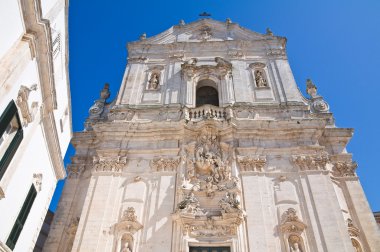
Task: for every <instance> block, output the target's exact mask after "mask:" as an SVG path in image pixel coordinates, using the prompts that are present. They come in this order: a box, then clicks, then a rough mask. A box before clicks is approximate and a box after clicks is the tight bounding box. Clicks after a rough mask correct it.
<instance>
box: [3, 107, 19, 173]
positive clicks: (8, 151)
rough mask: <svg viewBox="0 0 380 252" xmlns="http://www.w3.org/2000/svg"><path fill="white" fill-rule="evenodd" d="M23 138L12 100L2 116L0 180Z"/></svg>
mask: <svg viewBox="0 0 380 252" xmlns="http://www.w3.org/2000/svg"><path fill="white" fill-rule="evenodd" d="M22 138H23V131H22V125H21V122H20V118H19V116H18V113H17V107H16V104H15V103H14V101H13V100H12V101H11V102H10V103H9V104H8V106H7V107H6V108H5V111H4V113H3V114H2V115H1V116H0V179H1V178H2V177H3V175H4V173H5V171H6V170H7V168H8V166H9V164H10V162H11V160H12V158H13V156H14V155H15V153H16V151H17V148H18V147H19V145H20V143H21V140H22Z"/></svg>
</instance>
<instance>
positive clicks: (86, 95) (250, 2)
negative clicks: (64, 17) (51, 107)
mask: <svg viewBox="0 0 380 252" xmlns="http://www.w3.org/2000/svg"><path fill="white" fill-rule="evenodd" d="M203 11H207V12H209V13H211V14H212V18H214V19H217V20H221V21H224V20H225V19H226V18H227V17H229V18H231V19H232V21H233V22H236V23H239V24H240V25H241V26H243V27H245V28H248V29H250V30H253V31H256V32H260V33H265V29H266V27H270V28H271V29H272V31H273V32H274V34H275V35H280V36H285V37H287V39H288V44H287V53H288V58H289V62H290V65H291V68H292V70H293V74H294V77H295V79H296V81H297V84H298V86H299V88H300V90H301V91H302V92H303V93H304V94H305V91H304V90H305V80H306V79H307V78H312V79H313V81H314V83H315V84H316V85H317V87H318V92H319V93H320V94H321V95H322V96H324V98H325V100H326V101H327V102H328V103H329V105H330V110H331V111H332V112H333V113H334V116H335V119H336V125H337V126H338V127H347V128H354V129H355V133H354V137H353V138H352V140H351V142H350V143H349V145H348V151H349V152H352V153H353V159H354V160H355V161H357V162H358V164H359V167H358V170H357V171H358V175H359V177H360V181H361V183H362V185H363V188H364V190H365V193H366V195H367V198H368V200H369V202H370V205H371V207H372V209H373V210H374V211H379V210H380V197H379V196H378V194H379V193H378V190H377V188H378V183H379V181H380V169H379V168H378V166H379V165H378V163H379V162H378V159H377V157H378V156H380V153H379V152H378V144H379V140H380V136H379V135H380V132H379V128H380V125H379V124H380V121H379V115H380V113H379V112H378V104H379V98H378V97H377V96H378V95H379V93H380V81H379V73H380V71H379V68H380V43H379V41H380V28H379V27H380V14H379V12H380V1H378V0H372V1H351V0H336V1H331V0H330V1H325V0H321V1H308V0H303V1H301V0H287V1H281V0H278V1H271V0H267V1H256V0H234V1H225V0H191V1H151V0H148V1H126V0H123V1H121V0H119V1H116V0H114V1H100V0H96V1H94V0H93V1H70V7H69V45H70V47H69V50H70V51H69V54H70V56H69V57H70V58H69V61H70V65H69V67H70V82H71V93H72V94H71V96H72V97H71V98H72V110H73V129H74V131H82V130H83V122H84V120H85V118H86V117H87V115H88V112H87V111H88V109H89V107H90V106H91V105H92V103H93V101H94V100H95V99H96V98H98V96H99V91H100V90H101V88H102V87H103V85H104V83H105V82H109V83H110V86H111V87H110V88H111V92H112V94H111V98H114V97H115V95H116V94H117V91H118V88H119V86H120V83H121V80H122V76H123V72H124V69H125V66H126V63H127V52H126V43H127V42H130V41H134V40H138V38H139V36H140V34H142V33H143V32H146V33H147V36H148V37H150V36H153V35H156V34H158V33H160V32H162V31H164V30H166V29H168V28H169V27H171V26H172V25H175V24H178V22H179V20H180V19H184V20H185V22H192V21H195V20H197V19H199V16H198V14H199V13H201V12H203ZM73 153H74V151H73V149H72V148H71V149H70V150H69V151H68V153H67V155H66V158H65V161H66V163H67V162H68V161H69V159H68V157H69V156H72V155H73ZM62 184H63V183H60V184H59V186H58V190H57V193H56V194H55V197H54V199H53V202H52V205H51V209H53V210H54V209H55V205H56V203H57V200H58V195H59V192H60V190H61V188H62Z"/></svg>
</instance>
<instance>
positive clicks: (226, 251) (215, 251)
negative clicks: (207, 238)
mask: <svg viewBox="0 0 380 252" xmlns="http://www.w3.org/2000/svg"><path fill="white" fill-rule="evenodd" d="M189 251H190V252H231V249H230V247H190V250H189Z"/></svg>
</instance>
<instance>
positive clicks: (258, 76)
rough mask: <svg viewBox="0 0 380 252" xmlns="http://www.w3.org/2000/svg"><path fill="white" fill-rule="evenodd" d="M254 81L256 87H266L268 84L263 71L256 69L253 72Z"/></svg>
mask: <svg viewBox="0 0 380 252" xmlns="http://www.w3.org/2000/svg"><path fill="white" fill-rule="evenodd" d="M255 81H256V86H257V87H267V86H268V82H267V80H266V79H265V77H264V73H263V70H261V69H257V70H255Z"/></svg>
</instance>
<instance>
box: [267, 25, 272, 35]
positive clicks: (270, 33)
mask: <svg viewBox="0 0 380 252" xmlns="http://www.w3.org/2000/svg"><path fill="white" fill-rule="evenodd" d="M266 32H267V33H266V34H267V35H269V36H273V32H272V30H271V29H270V28H269V27H268V28H267V30H266Z"/></svg>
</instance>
